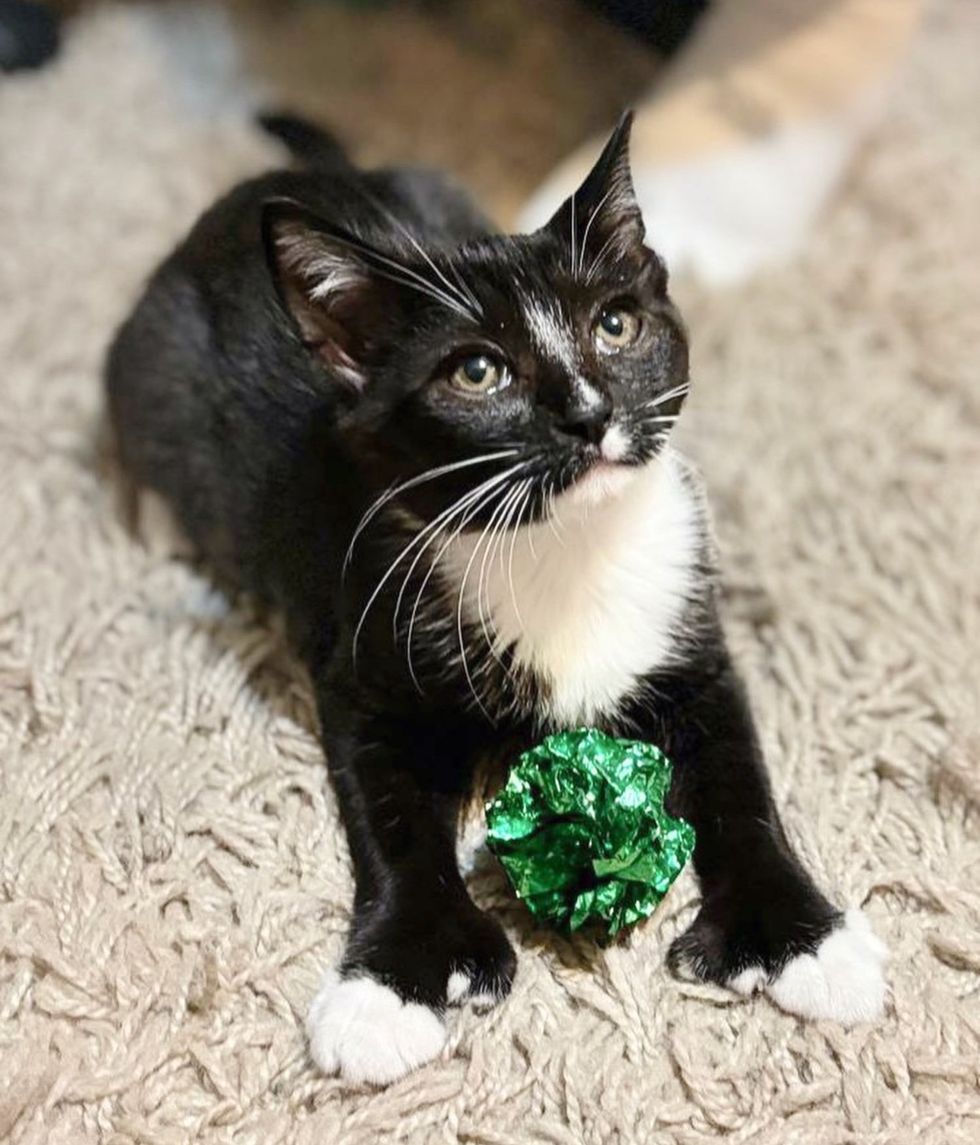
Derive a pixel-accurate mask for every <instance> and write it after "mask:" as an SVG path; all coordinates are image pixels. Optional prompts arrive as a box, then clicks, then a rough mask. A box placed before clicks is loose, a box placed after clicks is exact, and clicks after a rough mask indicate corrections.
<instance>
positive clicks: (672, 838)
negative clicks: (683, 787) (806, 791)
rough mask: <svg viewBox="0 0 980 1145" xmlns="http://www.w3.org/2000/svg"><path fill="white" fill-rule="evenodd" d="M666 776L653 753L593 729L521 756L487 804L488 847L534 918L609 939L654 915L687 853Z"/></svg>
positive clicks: (690, 842)
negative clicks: (601, 932)
mask: <svg viewBox="0 0 980 1145" xmlns="http://www.w3.org/2000/svg"><path fill="white" fill-rule="evenodd" d="M670 774H671V767H670V762H669V760H668V759H667V757H666V756H665V755H664V753H663V752H662V751H661V750H660V749H659V748H657V747H654V746H653V745H652V744H648V743H641V742H639V741H637V740H625V739H614V738H613V737H612V736H608V735H605V734H604V733H603V732H601V731H598V730H597V729H596V728H580V729H578V730H576V731H568V732H559V733H558V734H556V735H552V736H549V737H548V738H547V739H546V740H544V741H543V742H542V743H540V744H539V745H538V746H537V747H534V748H531V750H530V751H526V752H525V753H524V754H523V755H522V756H521V758H520V760H519V761H518V763H517V764H516V765H515V766H514V767H513V768H512V769H511V772H510V775H509V777H508V779H507V782H506V784H505V785H504V787H503V788H502V790H501V791H500V793H499V794H498V795H497V796H496V798H495V799H493V800H491V802H490V803H488V804H487V808H486V813H487V844H488V846H489V847H490V850H491V851H493V853H494V854H495V855H496V856H497V858H498V859H499V860H500V862H501V864H502V865H503V868H504V870H505V871H506V872H507V875H508V877H509V878H510V881H511V883H512V884H513V886H514V890H515V891H516V893H517V896H518V898H520V899H522V900H523V901H524V902H525V903H526V904H527V907H528V909H529V910H530V911H531V913H532V914H533V915H534V917H535V918H537V919H538V920H539V921H541V922H546V923H548V924H550V925H552V926H555V927H557V928H558V929H560V930H564V931H574V930H578V929H579V928H580V927H582V926H584V925H585V924H586V923H595V924H598V925H600V926H602V927H604V928H605V929H606V930H607V932H608V933H609V935H614V934H616V933H617V932H618V931H620V930H622V929H623V928H624V927H627V926H632V925H633V924H634V923H636V922H639V921H640V920H641V919H644V918H648V917H649V916H650V915H651V914H653V912H654V910H655V909H656V907H657V904H658V903H659V902H660V901H661V899H662V898H663V897H664V895H665V894H666V893H667V891H668V890H669V889H670V886H671V884H672V883H673V881H674V880H675V879H676V878H677V876H678V875H679V874H680V873H681V871H682V870H683V868H684V864H685V863H686V862H687V860H688V859H689V858H690V856H691V853H692V851H693V850H694V828H693V827H692V826H691V825H690V824H689V823H687V822H685V821H684V820H683V819H674V818H672V817H671V816H670V815H668V814H667V812H666V810H665V809H664V799H665V797H666V795H667V791H668V789H669V787H670Z"/></svg>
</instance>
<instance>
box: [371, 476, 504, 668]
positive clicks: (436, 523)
mask: <svg viewBox="0 0 980 1145" xmlns="http://www.w3.org/2000/svg"><path fill="white" fill-rule="evenodd" d="M519 468H520V465H515V466H512V467H511V468H510V469H505V470H504V472H503V473H498V474H497V475H496V476H495V477H491V478H489V479H488V480H487V481H484V482H483V484H482V485H478V486H477V488H476V489H474V490H473V491H472V492H471V493H469V494H467V495H466V497H467V498H469V497H474V498H475V497H477V496H479V494H480V493H482V491H483V490H485V489H487V488H489V487H496V486H497V485H498V484H500V483H501V482H503V481H506V480H507V478H508V477H510V476H511V475H512V474H513V473H515V472H516V471H517V470H518V469H519ZM467 504H469V501H468V500H467ZM441 516H442V514H440V516H439V517H436V518H435V520H433V521H430V522H429V524H428V525H426V526H425V528H423V529H421V530H420V531H419V532H418V533H416V534H415V536H414V537H413V538H412V539H411V540H410V541H409V543H408V544H407V545H406V546H405V547H404V548H403V549H402V551H401V552H400V553H399V554H398V556H397V557H395V559H394V560H393V561H392V562H391V564H390V565H389V566H388V568H387V569H386V570H385V573H384V576H382V577H381V579H380V580H379V581H378V584H377V586H376V587H375V589H374V591H373V592H372V593H371V596H370V598H369V599H368V602H367V604H366V605H365V606H364V611H363V612H362V613H361V616H360V619H359V620H358V622H357V627H356V628H355V629H354V638H353V641H352V643H351V658H352V660H353V662H354V664H355V666H356V664H357V641H358V638H359V637H360V635H361V629H362V628H363V627H364V622H365V620H366V619H367V615H368V613H369V612H370V610H371V606H372V605H373V604H374V602H375V601H376V600H377V599H378V596H379V595H380V593H381V590H382V589H383V588H384V586H385V585H386V584H387V583H388V580H389V579H390V578H391V576H392V575H393V573H394V571H395V569H396V568H398V566H399V565H400V564H401V562H402V561H403V560H404V559H405V557H407V556H408V554H409V553H410V552H411V550H412V549H413V548H414V547H415V546H416V545H417V544H418V543H419V542H420V541H421V540H422V539H423V538H424V537H426V536H427V535H429V534H430V533H431V532H432V531H433V530H434V529H438V528H439V527H440V524H441V520H440V518H441Z"/></svg>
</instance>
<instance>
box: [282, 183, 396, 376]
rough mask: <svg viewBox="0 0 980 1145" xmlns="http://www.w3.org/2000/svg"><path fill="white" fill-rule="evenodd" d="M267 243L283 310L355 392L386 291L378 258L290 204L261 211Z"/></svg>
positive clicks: (308, 344)
mask: <svg viewBox="0 0 980 1145" xmlns="http://www.w3.org/2000/svg"><path fill="white" fill-rule="evenodd" d="M262 241H263V243H264V245H265V251H266V258H267V260H268V263H269V267H270V270H271V272H272V277H273V281H274V282H275V285H276V289H277V291H278V293H279V297H280V299H281V300H282V303H283V306H284V307H285V309H286V310H287V311H288V313H289V314H290V315H291V316H292V318H293V320H294V322H295V323H296V326H297V328H298V330H299V335H300V337H301V338H302V340H303V344H304V345H305V346H306V347H307V349H308V350H309V351H310V353H312V354H314V355H315V356H316V357H317V358H319V359H320V361H322V362H323V363H324V365H326V366H327V367H329V369H330V372H331V375H332V376H335V377H337V378H339V379H340V380H341V381H343V382H344V383H346V385H347V386H349V387H350V388H351V389H352V390H354V391H355V392H356V393H361V392H362V391H363V390H364V388H365V385H366V384H367V373H366V361H365V359H366V356H367V351H368V349H369V346H370V343H371V341H372V334H373V331H374V330H375V328H376V325H377V323H378V321H379V320H380V319H381V316H382V315H383V313H384V303H385V298H386V296H387V295H388V294H389V293H390V289H389V285H388V284H387V283H386V282H385V280H384V279H383V278H381V276H380V275H378V274H377V273H376V272H375V271H374V270H372V268H371V258H372V255H373V254H374V253H375V252H373V251H372V249H371V248H370V247H369V246H368V245H367V244H365V243H364V242H362V241H361V240H360V239H358V238H356V237H355V236H354V235H352V234H350V233H348V232H346V231H344V230H342V229H340V228H337V227H332V226H329V225H328V224H327V223H325V222H323V220H322V219H318V218H317V217H316V216H315V215H313V214H311V213H310V212H309V211H307V210H306V209H305V208H303V207H301V206H299V204H297V203H294V202H292V201H291V200H282V199H275V200H272V201H271V202H268V203H266V204H265V206H264V208H263V210H262Z"/></svg>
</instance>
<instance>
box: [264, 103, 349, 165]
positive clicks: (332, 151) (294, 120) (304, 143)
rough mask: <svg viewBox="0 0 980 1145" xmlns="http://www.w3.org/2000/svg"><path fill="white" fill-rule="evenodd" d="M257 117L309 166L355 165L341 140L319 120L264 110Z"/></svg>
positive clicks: (265, 128)
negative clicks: (312, 121)
mask: <svg viewBox="0 0 980 1145" xmlns="http://www.w3.org/2000/svg"><path fill="white" fill-rule="evenodd" d="M256 119H257V121H258V124H259V126H260V127H262V128H263V129H264V130H265V131H267V132H268V133H269V134H270V135H273V136H275V138H276V139H278V140H280V141H281V142H282V143H285V145H286V146H287V147H288V148H289V150H290V152H291V153H292V154H293V155H294V156H295V157H296V158H297V159H299V160H300V162H302V163H305V164H306V165H307V166H308V167H332V168H337V167H350V165H351V164H350V160H349V159H348V158H347V153H346V152H345V151H344V149H343V147H342V146H341V144H340V143H339V142H338V141H337V140H336V139H334V137H333V136H332V135H331V134H330V133H329V132H328V131H324V130H323V128H321V127H317V126H316V124H315V123H310V122H309V121H308V120H306V119H301V118H300V117H299V116H297V115H289V114H286V113H279V112H262V113H260V114H259V115H258V116H256Z"/></svg>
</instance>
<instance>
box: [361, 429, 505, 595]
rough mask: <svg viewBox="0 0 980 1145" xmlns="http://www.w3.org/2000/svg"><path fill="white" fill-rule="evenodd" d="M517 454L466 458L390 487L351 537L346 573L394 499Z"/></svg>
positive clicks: (365, 514)
mask: <svg viewBox="0 0 980 1145" xmlns="http://www.w3.org/2000/svg"><path fill="white" fill-rule="evenodd" d="M517 452H518V451H517V450H516V449H503V450H498V451H497V452H496V453H484V454H481V455H480V456H478V457H470V458H466V459H465V460H463V461H453V462H450V463H449V464H448V465H437V466H436V467H435V468H433V469H426V470H425V472H424V473H419V474H417V475H416V476H415V477H410V478H409V479H408V480H407V481H403V482H402V483H401V484H400V485H393V486H389V488H388V489H386V490H385V491H384V493H382V494H381V496H380V497H378V498H377V500H375V501H374V502H373V504H371V505H370V506H369V508H368V509H367V511H366V512H365V513H364V515H363V516H362V517H361V519H360V521H358V523H357V528H356V529H355V530H354V535H353V536H352V537H351V541H350V544H349V545H348V546H347V555H346V556H345V557H344V571H345V572H346V571H347V566H348V565H349V564H350V560H351V557H352V556H353V553H354V546H355V545H356V544H357V539H358V537H360V535H361V533H363V532H364V530H365V529H366V528H367V527H368V525H369V524H370V523H371V521H372V520H373V519H374V517H375V516H376V515H377V514H378V513H379V512H380V511H381V509H383V508H384V506H385V505H387V503H388V502H389V501H390V500H391V499H392V498H393V497H397V496H398V494H399V493H405V492H407V490H409V489H414V488H415V487H416V486H418V485H424V484H425V483H426V482H428V481H434V480H435V479H436V478H437V477H444V476H445V475H446V474H447V473H456V472H458V471H459V470H460V469H466V468H468V467H469V466H471V465H485V464H486V463H487V462H488V461H502V460H503V459H504V458H507V457H514V456H515V455H516V454H517Z"/></svg>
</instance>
